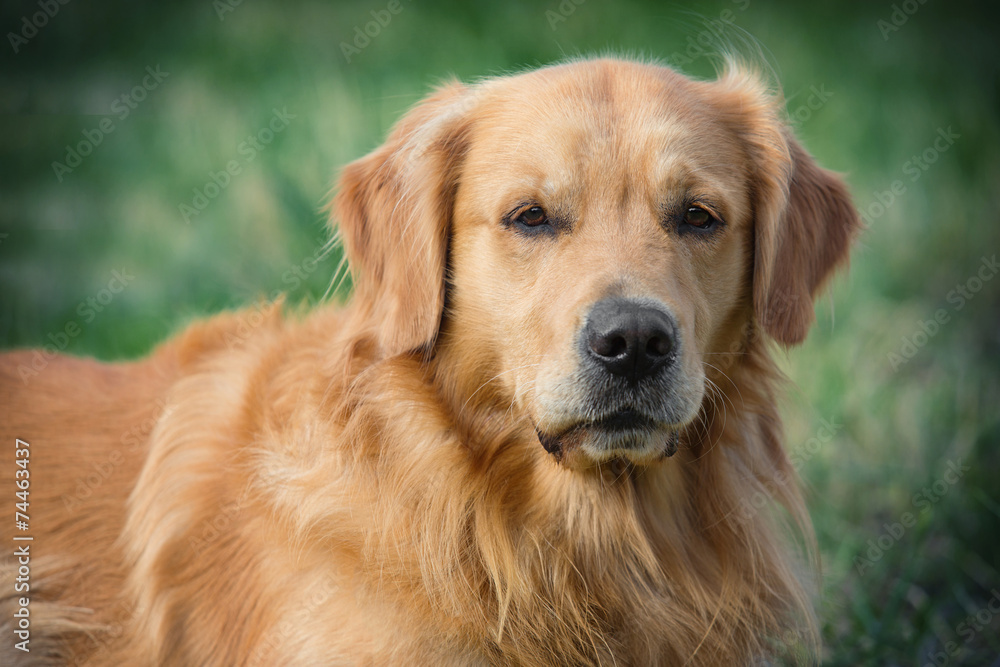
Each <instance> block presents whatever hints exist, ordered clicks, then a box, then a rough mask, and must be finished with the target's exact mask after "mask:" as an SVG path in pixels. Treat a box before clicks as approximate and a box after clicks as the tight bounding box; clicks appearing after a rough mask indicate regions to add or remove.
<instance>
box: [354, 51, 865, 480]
mask: <svg viewBox="0 0 1000 667" xmlns="http://www.w3.org/2000/svg"><path fill="white" fill-rule="evenodd" d="M336 209H337V217H338V218H339V220H340V225H341V233H342V235H343V240H344V245H345V249H346V252H347V255H348V258H349V261H350V264H351V266H352V272H353V275H354V278H355V289H356V294H355V299H356V300H358V304H357V307H358V308H360V309H362V310H363V312H364V313H365V314H366V315H365V316H366V321H368V322H370V324H371V328H372V333H373V335H374V337H375V338H376V340H377V343H378V345H379V346H380V349H381V353H382V354H383V355H387V356H391V355H395V354H400V353H409V352H413V351H422V352H423V353H425V354H426V353H427V352H429V351H432V350H433V351H434V352H435V353H438V354H448V355H450V358H451V359H452V360H453V362H454V363H456V364H460V365H462V366H463V369H464V370H463V373H464V375H465V376H466V377H468V378H469V379H470V380H469V382H470V384H469V389H467V390H466V393H469V394H471V393H472V392H474V391H480V390H482V389H483V388H484V387H487V386H488V389H487V391H488V392H489V393H490V394H492V395H495V396H496V399H497V400H498V401H506V402H507V403H509V405H510V410H511V411H512V414H513V416H514V417H515V418H516V417H523V418H524V419H526V420H530V422H531V423H532V424H533V426H534V428H535V429H536V431H537V433H538V437H539V441H540V443H541V445H542V446H544V447H545V448H546V449H548V450H549V451H551V452H553V453H555V454H556V455H557V456H559V457H560V458H563V457H564V456H565V455H566V454H571V455H570V456H568V457H565V459H564V460H566V461H573V462H575V463H576V464H580V463H583V464H587V463H593V462H600V461H607V460H610V459H623V460H626V461H628V462H631V463H636V464H642V463H649V462H651V461H655V460H658V459H659V458H662V457H663V456H664V455H669V454H671V453H672V450H673V447H674V446H675V445H676V438H677V433H678V431H679V430H680V429H682V428H683V427H684V426H685V425H687V424H689V423H690V422H691V421H692V420H693V419H694V418H695V417H696V416H697V414H698V412H699V410H700V409H701V406H702V402H703V401H704V400H705V394H706V391H705V387H706V376H707V375H708V376H710V375H711V373H710V369H712V368H713V367H719V368H724V367H725V365H727V364H728V363H730V361H731V357H732V355H731V354H729V353H731V352H732V351H733V350H734V349H739V346H740V345H741V341H742V340H743V339H744V338H745V337H746V336H747V335H748V331H753V330H755V329H761V330H763V331H765V332H767V334H768V335H769V336H770V337H771V338H773V339H775V340H776V341H778V342H779V343H781V344H783V345H791V344H794V343H798V342H800V341H801V340H802V339H803V338H804V337H805V335H806V333H807V331H808V329H809V326H810V324H811V322H812V319H813V298H814V296H815V295H816V293H817V292H818V291H819V289H820V288H821V287H822V284H823V282H824V281H825V279H826V278H827V276H828V275H829V274H830V273H831V272H832V270H833V269H834V268H835V267H836V266H837V265H838V264H839V263H841V262H843V261H845V260H846V258H847V254H848V249H849V245H850V240H851V237H852V236H853V234H854V232H855V230H856V229H857V227H858V221H857V216H856V214H855V212H854V209H853V206H852V204H851V202H850V199H849V196H848V193H847V191H846V189H845V187H844V185H843V183H842V182H841V181H840V180H839V179H838V178H837V177H836V176H835V175H833V174H831V173H830V172H827V171H825V170H823V169H821V168H820V167H818V166H817V165H816V164H815V162H814V161H813V160H812V158H811V157H810V156H809V155H808V154H807V153H806V152H805V151H804V150H803V149H802V148H801V147H800V146H799V144H798V143H797V142H796V141H795V139H794V138H793V137H792V135H791V133H790V131H789V129H788V128H787V126H786V124H785V123H784V122H783V121H782V120H781V108H780V100H779V99H778V98H777V97H775V96H772V95H771V94H769V93H768V91H767V90H766V88H765V86H764V85H763V84H762V83H761V82H760V81H759V80H758V78H757V77H755V76H754V75H752V74H750V73H749V72H748V71H747V70H745V69H744V68H741V67H739V66H730V67H729V68H728V69H727V71H726V72H725V73H724V74H723V75H722V76H721V77H720V78H719V79H718V80H717V81H715V82H697V81H692V80H690V79H687V78H685V77H683V76H681V75H679V74H677V73H675V72H674V71H672V70H670V69H667V68H664V67H660V66H655V65H649V64H641V63H635V62H627V61H618V60H607V59H605V60H591V61H582V62H573V63H569V64H564V65H558V66H554V67H548V68H544V69H540V70H537V71H533V72H529V73H526V74H521V75H517V76H510V77H503V78H496V79H491V80H488V81H486V82H484V83H480V84H477V85H475V86H472V87H465V86H462V85H460V84H451V85H448V86H446V87H444V88H442V89H440V90H439V91H438V92H436V93H435V94H434V95H432V96H431V97H429V98H428V99H427V100H425V101H424V102H423V103H421V104H420V105H418V106H417V107H416V108H415V109H414V110H412V111H411V112H410V113H409V114H407V115H406V116H405V117H404V118H403V119H402V120H401V121H400V123H399V124H398V125H397V127H396V128H395V129H394V130H393V132H392V134H391V136H390V137H389V139H388V141H387V142H386V143H385V144H384V145H383V146H381V147H380V148H379V149H377V150H376V151H374V152H373V153H372V154H370V155H368V156H366V157H364V158H362V159H361V160H359V161H357V162H355V163H353V164H351V165H349V166H348V167H347V168H346V169H345V171H344V174H343V176H342V180H341V188H340V194H339V195H338V198H337V201H336ZM748 323H752V324H753V326H752V327H750V328H748V326H747V325H748ZM734 363H736V362H734ZM707 371H708V372H707ZM504 407H507V406H504Z"/></svg>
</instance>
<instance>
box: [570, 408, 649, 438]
mask: <svg viewBox="0 0 1000 667" xmlns="http://www.w3.org/2000/svg"><path fill="white" fill-rule="evenodd" d="M661 426H662V424H660V423H659V422H658V421H657V420H655V419H653V418H652V417H649V416H648V415H645V414H643V413H641V412H639V411H638V410H633V409H632V408H626V409H624V410H618V411H617V412H612V413H611V414H608V415H605V416H603V417H600V418H598V419H594V420H591V421H589V422H585V423H583V424H580V425H579V426H577V427H575V428H597V429H601V430H602V431H608V432H611V433H616V432H622V433H625V432H630V431H638V430H653V429H657V428H660V427H661Z"/></svg>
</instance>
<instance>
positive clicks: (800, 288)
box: [718, 64, 860, 345]
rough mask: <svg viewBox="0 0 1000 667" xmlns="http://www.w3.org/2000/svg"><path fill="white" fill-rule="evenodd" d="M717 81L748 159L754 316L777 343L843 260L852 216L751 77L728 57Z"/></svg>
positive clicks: (842, 191)
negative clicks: (751, 217) (752, 219)
mask: <svg viewBox="0 0 1000 667" xmlns="http://www.w3.org/2000/svg"><path fill="white" fill-rule="evenodd" d="M718 85H720V86H721V87H722V91H723V93H722V94H723V96H724V98H726V99H725V102H726V106H727V107H728V109H729V111H728V113H727V116H728V117H729V120H730V121H735V123H736V124H737V133H738V134H739V135H740V136H741V138H742V139H743V141H744V142H745V145H746V146H747V147H748V153H749V156H750V161H751V169H750V173H749V177H750V181H751V183H752V185H753V197H754V272H753V304H754V312H755V313H756V317H757V322H758V323H759V324H760V325H761V326H762V327H763V328H764V330H765V331H767V333H768V334H769V335H770V336H771V337H773V338H774V339H775V340H777V341H778V342H779V343H781V344H783V345H794V344H797V343H801V342H802V341H803V340H804V339H805V337H806V334H807V333H808V332H809V327H810V326H811V325H812V322H813V320H814V314H813V299H814V298H815V297H816V296H817V294H818V293H819V292H820V290H821V289H822V287H823V285H824V284H825V282H826V280H827V278H829V277H830V276H831V275H832V274H833V272H834V270H835V269H836V268H837V267H838V266H840V265H841V264H844V263H846V262H847V259H848V254H849V251H850V246H851V241H852V239H853V238H854V236H855V234H856V233H857V232H858V230H859V229H860V219H859V217H858V214H857V211H856V210H855V208H854V205H853V203H852V202H851V197H850V194H849V193H848V191H847V187H846V185H845V184H844V182H843V180H841V178H840V177H839V176H837V175H836V174H834V173H833V172H830V171H827V170H826V169H823V168H821V167H820V166H819V165H817V164H816V162H815V160H813V158H812V157H811V156H810V155H809V154H808V153H807V152H806V150H805V149H804V148H802V146H801V145H800V144H799V143H798V141H797V140H796V139H795V137H794V136H793V135H792V132H791V130H790V129H789V128H788V127H787V125H786V123H785V122H784V121H783V120H782V118H781V108H780V98H778V97H777V96H773V95H771V94H769V93H768V92H767V90H766V88H765V86H764V85H763V84H762V83H761V81H760V79H759V78H757V77H756V76H754V75H753V74H751V73H749V72H748V71H747V70H746V69H743V68H741V67H739V66H736V65H733V64H730V65H729V68H728V70H727V71H726V73H725V74H724V75H723V77H721V78H720V80H719V82H718ZM734 105H735V106H734Z"/></svg>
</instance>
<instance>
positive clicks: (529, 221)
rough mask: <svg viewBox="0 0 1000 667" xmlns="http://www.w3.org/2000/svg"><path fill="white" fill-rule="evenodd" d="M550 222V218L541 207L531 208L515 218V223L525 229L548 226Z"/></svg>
mask: <svg viewBox="0 0 1000 667" xmlns="http://www.w3.org/2000/svg"><path fill="white" fill-rule="evenodd" d="M548 221H549V216H548V215H547V214H546V213H545V209H544V208H542V207H541V206H529V207H528V208H526V209H524V210H523V211H522V212H521V215H519V216H517V218H515V222H517V223H518V224H520V225H524V226H525V227H538V226H540V225H544V224H547V223H548Z"/></svg>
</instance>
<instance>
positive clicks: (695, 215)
mask: <svg viewBox="0 0 1000 667" xmlns="http://www.w3.org/2000/svg"><path fill="white" fill-rule="evenodd" d="M715 223H716V220H715V217H714V216H713V215H712V214H711V213H709V212H708V211H706V210H705V209H703V208H701V207H700V206H692V207H690V208H688V210H687V211H686V212H685V213H684V224H685V225H689V226H691V227H696V228H697V229H703V230H708V229H711V228H712V227H714V226H715Z"/></svg>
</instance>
